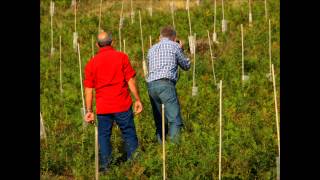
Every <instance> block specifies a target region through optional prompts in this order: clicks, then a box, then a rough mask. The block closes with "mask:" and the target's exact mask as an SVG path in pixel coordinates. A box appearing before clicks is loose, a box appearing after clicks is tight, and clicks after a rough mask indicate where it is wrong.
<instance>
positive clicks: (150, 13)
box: [147, 0, 152, 17]
mask: <svg viewBox="0 0 320 180" xmlns="http://www.w3.org/2000/svg"><path fill="white" fill-rule="evenodd" d="M147 9H148V12H149V15H150V16H151V17H152V0H150V6H149V7H148V8H147Z"/></svg>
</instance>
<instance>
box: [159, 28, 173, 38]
mask: <svg viewBox="0 0 320 180" xmlns="http://www.w3.org/2000/svg"><path fill="white" fill-rule="evenodd" d="M160 34H161V36H162V37H167V38H172V37H174V36H176V31H175V30H174V29H173V28H172V27H171V26H165V27H163V28H162V29H161V31H160Z"/></svg>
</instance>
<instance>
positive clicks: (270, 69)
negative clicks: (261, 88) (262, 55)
mask: <svg viewBox="0 0 320 180" xmlns="http://www.w3.org/2000/svg"><path fill="white" fill-rule="evenodd" d="M271 64H272V62H271V21H270V19H269V67H270V74H271V73H272V72H271Z"/></svg>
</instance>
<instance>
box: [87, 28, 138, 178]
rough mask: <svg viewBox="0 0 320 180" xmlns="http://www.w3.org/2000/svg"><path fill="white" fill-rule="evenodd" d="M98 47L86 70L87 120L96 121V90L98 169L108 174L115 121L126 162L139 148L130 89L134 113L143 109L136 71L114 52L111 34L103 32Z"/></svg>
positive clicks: (121, 54) (126, 59) (127, 60)
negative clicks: (93, 107) (93, 106)
mask: <svg viewBox="0 0 320 180" xmlns="http://www.w3.org/2000/svg"><path fill="white" fill-rule="evenodd" d="M97 45H98V47H99V48H100V49H99V52H98V53H97V54H96V55H95V56H94V57H93V58H92V59H90V61H89V62H88V63H87V65H86V67H85V80H84V86H85V96H86V111H87V112H86V115H85V120H86V121H87V122H89V123H92V122H93V121H94V114H93V111H92V98H93V89H95V92H96V112H97V118H98V137H99V138H98V142H99V146H100V149H99V150H100V156H99V159H100V168H99V170H100V172H101V171H102V172H106V171H107V166H108V164H109V163H110V160H111V151H112V149H111V143H110V137H111V132H112V125H113V121H115V122H116V123H117V124H118V126H119V127H120V130H121V133H122V138H123V139H124V142H125V147H126V151H127V159H129V158H130V157H131V155H132V153H133V152H134V151H135V150H136V149H137V147H138V139H137V135H136V130H135V126H134V121H133V112H132V108H131V105H132V100H131V97H130V92H129V89H130V91H131V92H132V94H133V96H134V97H135V100H136V101H135V103H134V112H135V114H138V113H140V112H141V111H142V109H143V107H142V104H141V101H140V97H139V92H138V89H137V87H136V79H135V75H136V72H135V71H134V69H133V68H132V67H131V64H130V61H129V59H128V56H127V55H126V54H124V53H122V52H118V51H116V50H115V49H113V47H112V36H111V33H106V32H102V33H100V34H99V35H98V42H97ZM128 86H129V89H128Z"/></svg>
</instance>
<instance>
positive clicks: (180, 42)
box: [179, 40, 183, 49]
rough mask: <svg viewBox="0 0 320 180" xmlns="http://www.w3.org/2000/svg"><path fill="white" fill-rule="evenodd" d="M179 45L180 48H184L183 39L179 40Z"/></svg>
mask: <svg viewBox="0 0 320 180" xmlns="http://www.w3.org/2000/svg"><path fill="white" fill-rule="evenodd" d="M179 45H180V48H181V49H183V43H182V40H179Z"/></svg>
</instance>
